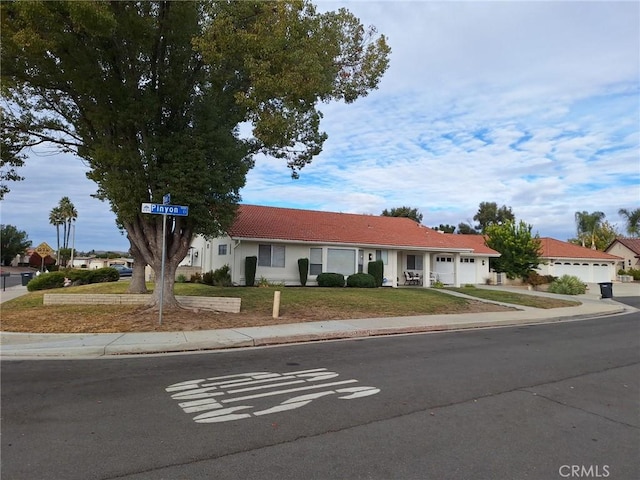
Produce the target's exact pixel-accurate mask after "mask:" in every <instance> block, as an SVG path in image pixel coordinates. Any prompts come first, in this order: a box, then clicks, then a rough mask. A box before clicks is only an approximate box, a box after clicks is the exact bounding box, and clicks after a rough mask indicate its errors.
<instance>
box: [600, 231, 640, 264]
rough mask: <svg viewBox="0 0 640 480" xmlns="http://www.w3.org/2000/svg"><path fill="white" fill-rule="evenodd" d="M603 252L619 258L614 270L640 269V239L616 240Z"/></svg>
mask: <svg viewBox="0 0 640 480" xmlns="http://www.w3.org/2000/svg"><path fill="white" fill-rule="evenodd" d="M605 252H607V253H610V254H611V255H616V256H618V257H620V262H618V265H617V268H616V270H620V269H624V270H629V269H630V268H633V269H636V270H638V269H640V238H616V239H615V240H614V241H613V243H612V244H611V245H609V246H608V247H607V249H606V250H605Z"/></svg>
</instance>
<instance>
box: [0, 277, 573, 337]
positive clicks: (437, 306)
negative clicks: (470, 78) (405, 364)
mask: <svg viewBox="0 0 640 480" xmlns="http://www.w3.org/2000/svg"><path fill="white" fill-rule="evenodd" d="M127 285H128V284H127V282H113V283H101V284H92V285H83V286H78V287H69V288H64V289H57V290H47V291H40V292H32V293H29V294H27V295H24V296H23V297H19V298H16V299H14V300H11V301H9V302H6V303H3V304H2V330H3V331H13V332H33V333H109V332H143V331H183V330H184V331H187V330H210V329H220V328H239V327H253V326H263V325H274V324H284V323H297V322H309V321H320V320H340V319H351V318H369V317H402V316H410V315H435V314H453V313H474V312H488V311H489V312H499V311H506V310H510V308H509V307H504V306H499V305H495V304H490V303H486V302H482V301H479V300H472V299H467V298H460V297H455V296H452V295H448V294H447V293H444V292H442V291H439V290H437V289H423V288H398V289H392V288H377V289H366V288H364V289H360V288H320V287H279V288H276V287H268V288H257V287H255V288H253V287H252V288H247V287H211V286H208V285H203V284H189V283H177V284H176V286H175V294H176V295H196V296H212V297H225V296H226V297H239V298H241V299H242V307H241V311H240V313H236V314H233V313H216V312H210V311H205V310H200V311H193V310H183V309H181V310H177V311H174V310H165V311H164V314H163V324H162V325H161V326H159V325H158V313H157V312H150V311H147V310H146V309H144V308H140V307H134V306H121V305H98V306H96V305H65V306H44V305H43V304H42V297H43V295H44V293H45V292H46V293H85V294H87V293H88V294H95V295H100V294H103V293H125V292H126V288H127ZM148 288H150V289H151V288H153V284H149V285H148ZM276 290H279V291H281V305H280V316H279V318H277V319H274V318H272V305H273V297H274V292H275V291H276ZM462 290H465V289H462ZM475 290H478V291H479V292H482V291H483V289H475ZM465 293H467V292H465ZM491 293H494V294H495V295H497V296H496V297H494V298H492V300H497V301H502V302H508V303H515V304H518V303H519V304H527V305H528V303H525V302H530V297H531V296H529V295H526V294H512V293H510V292H500V291H495V292H491ZM503 294H504V295H503ZM501 295H503V296H501ZM536 298H539V297H536ZM537 301H542V304H538V305H531V306H536V307H537V308H555V307H564V306H570V305H571V302H564V301H562V300H557V299H541V300H537Z"/></svg>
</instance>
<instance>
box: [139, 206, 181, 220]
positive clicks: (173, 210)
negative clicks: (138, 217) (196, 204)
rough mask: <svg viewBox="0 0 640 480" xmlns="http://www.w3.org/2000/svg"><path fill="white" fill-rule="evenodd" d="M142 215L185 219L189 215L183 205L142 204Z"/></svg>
mask: <svg viewBox="0 0 640 480" xmlns="http://www.w3.org/2000/svg"><path fill="white" fill-rule="evenodd" d="M141 212H142V213H152V214H155V215H175V216H177V217H186V216H188V215H189V207H186V206H184V205H161V204H159V203H143V204H142V207H141Z"/></svg>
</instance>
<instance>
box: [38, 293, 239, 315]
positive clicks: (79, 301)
mask: <svg viewBox="0 0 640 480" xmlns="http://www.w3.org/2000/svg"><path fill="white" fill-rule="evenodd" d="M176 300H178V302H179V303H180V305H182V306H183V307H186V308H199V309H202V310H215V311H217V312H227V313H240V301H241V299H240V298H234V297H192V296H176ZM148 301H149V296H148V295H133V294H117V293H111V294H100V295H88V294H81V293H45V294H44V300H43V302H44V304H45V305H144V304H145V303H147V302H148Z"/></svg>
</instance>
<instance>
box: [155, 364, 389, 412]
mask: <svg viewBox="0 0 640 480" xmlns="http://www.w3.org/2000/svg"><path fill="white" fill-rule="evenodd" d="M338 376H339V374H338V373H336V372H331V371H328V370H327V369H326V368H316V369H311V370H300V371H297V372H287V373H283V374H280V373H273V372H249V373H243V374H235V375H224V376H219V377H210V378H201V379H197V380H187V381H185V382H179V383H174V384H173V385H169V386H168V387H167V388H166V389H165V390H166V391H167V392H168V393H171V394H172V395H171V398H173V399H175V400H179V403H178V405H179V406H180V408H182V410H183V411H184V412H185V413H188V414H191V413H198V412H204V413H200V414H199V415H197V416H195V417H194V418H193V420H194V421H195V422H196V423H217V422H228V421H233V420H240V419H244V418H250V417H251V416H262V415H269V414H272V413H278V412H284V411H288V410H294V409H297V408H300V407H303V406H305V405H308V404H309V403H311V402H312V401H313V400H316V399H318V398H321V397H325V396H329V395H338V397H337V398H338V399H341V400H352V399H356V398H362V397H367V396H370V395H375V394H376V393H379V392H380V389H379V388H376V387H365V386H353V387H343V388H338V389H333V388H331V387H336V386H341V385H349V384H354V383H357V382H358V380H355V379H349V380H342V381H335V382H327V380H331V379H333V378H336V377H338ZM300 384H303V385H304V384H306V385H304V386H300V387H295V388H284V389H283V388H281V387H287V386H290V385H300ZM316 389H327V390H324V391H321V392H312V393H307V394H304V395H298V396H294V397H291V398H288V399H285V400H284V401H282V402H280V403H279V404H277V405H272V406H270V407H269V408H263V407H256V406H254V405H241V406H234V407H225V406H224V404H229V403H235V402H245V401H248V400H252V401H258V402H260V401H262V402H264V399H269V398H271V397H275V396H278V395H288V394H292V393H296V392H304V391H308V390H316ZM265 390H269V391H265ZM247 392H259V393H255V394H251V395H243V396H237V394H240V393H247ZM214 397H220V398H214ZM252 403H253V402H252ZM249 409H251V410H253V412H252V413H251V412H246V410H249ZM243 410H245V412H243V413H239V412H240V411H243Z"/></svg>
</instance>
